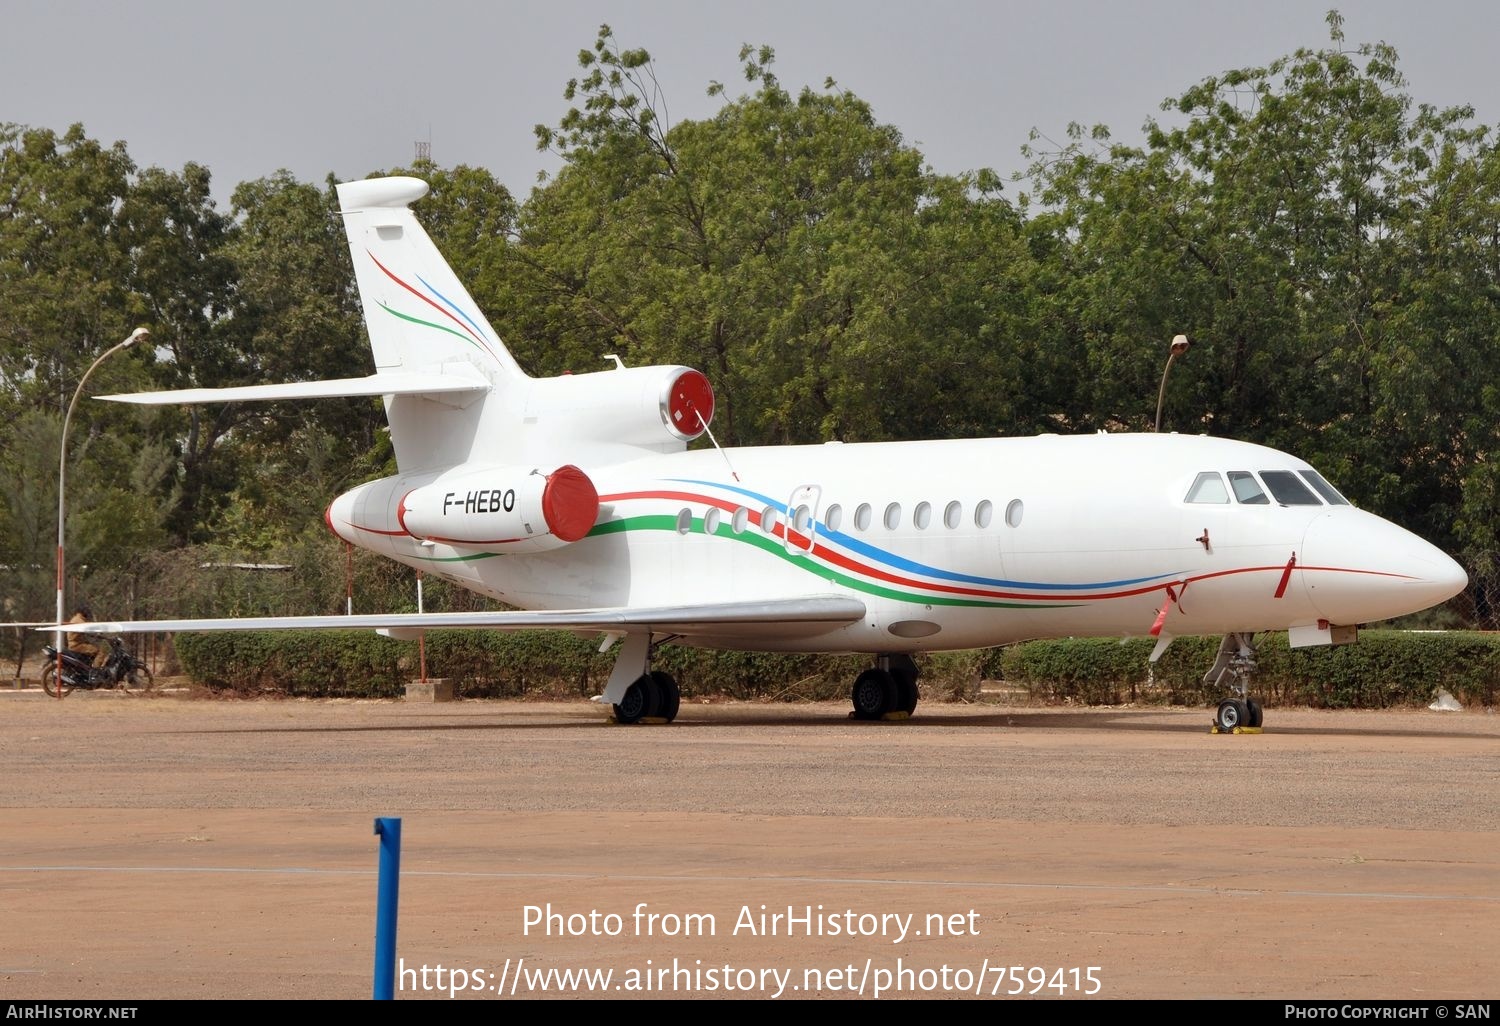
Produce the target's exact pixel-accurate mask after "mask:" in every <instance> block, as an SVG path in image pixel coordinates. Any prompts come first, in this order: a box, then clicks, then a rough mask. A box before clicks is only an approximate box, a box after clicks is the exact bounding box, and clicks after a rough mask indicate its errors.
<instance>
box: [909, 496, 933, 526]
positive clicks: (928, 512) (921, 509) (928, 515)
mask: <svg viewBox="0 0 1500 1026" xmlns="http://www.w3.org/2000/svg"><path fill="white" fill-rule="evenodd" d="M911 522H912V523H914V524H916V525H917V530H919V531H925V530H927V528H929V527H931V526H932V503H930V502H919V503H917V508H916V509H914V510H912V514H911Z"/></svg>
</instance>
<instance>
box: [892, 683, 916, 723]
mask: <svg viewBox="0 0 1500 1026" xmlns="http://www.w3.org/2000/svg"><path fill="white" fill-rule="evenodd" d="M917 695H918V692H917V682H916V680H914V679H913V678H911V677H907V676H905V675H904V674H903V675H900V676H898V677H897V678H896V711H897V712H904V713H906V715H908V716H910V715H911V714H912V713H914V712H916V711H917Z"/></svg>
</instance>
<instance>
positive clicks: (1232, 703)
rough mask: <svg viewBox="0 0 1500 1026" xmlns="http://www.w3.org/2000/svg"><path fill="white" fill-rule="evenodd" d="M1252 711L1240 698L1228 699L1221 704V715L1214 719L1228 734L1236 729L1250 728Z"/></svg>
mask: <svg viewBox="0 0 1500 1026" xmlns="http://www.w3.org/2000/svg"><path fill="white" fill-rule="evenodd" d="M1249 721H1250V711H1249V710H1248V709H1247V708H1246V707H1245V703H1244V702H1241V701H1240V700H1239V699H1238V698H1226V699H1224V701H1222V702H1220V703H1219V714H1218V716H1216V717H1215V718H1214V724H1215V725H1216V726H1217V727H1218V728H1219V729H1220V730H1222V731H1224V732H1226V733H1228V732H1229V731H1232V730H1234V728H1235V727H1248V726H1250V722H1249Z"/></svg>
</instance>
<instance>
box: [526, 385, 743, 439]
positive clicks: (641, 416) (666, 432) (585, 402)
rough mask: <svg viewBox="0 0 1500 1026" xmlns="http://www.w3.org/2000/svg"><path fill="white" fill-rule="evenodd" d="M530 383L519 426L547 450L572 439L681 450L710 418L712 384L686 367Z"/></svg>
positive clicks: (712, 394)
mask: <svg viewBox="0 0 1500 1026" xmlns="http://www.w3.org/2000/svg"><path fill="white" fill-rule="evenodd" d="M531 385H532V387H531V392H530V395H529V397H528V400H527V404H526V415H525V423H524V425H523V430H524V431H527V432H530V433H533V434H534V435H535V436H536V437H537V438H538V439H544V440H545V442H544V444H545V446H546V448H547V451H549V452H559V453H561V452H566V451H568V450H569V449H570V445H569V443H570V442H575V441H576V442H582V443H586V444H588V445H597V444H600V443H605V444H610V445H626V446H635V447H639V448H645V449H652V450H656V451H674V450H681V449H682V448H684V447H685V446H686V443H688V442H691V441H692V440H693V439H695V438H697V437H698V436H699V435H701V434H703V432H704V431H706V430H707V429H708V425H709V423H710V422H712V420H713V418H714V390H713V387H712V386H711V385H710V384H709V383H708V378H706V377H704V375H703V374H702V373H701V372H699V371H696V370H693V369H692V368H691V367H630V368H623V367H622V368H620V369H618V370H612V371H598V372H596V373H592V374H564V375H561V376H560V377H555V378H538V379H535V380H534V381H533V382H532V383H531Z"/></svg>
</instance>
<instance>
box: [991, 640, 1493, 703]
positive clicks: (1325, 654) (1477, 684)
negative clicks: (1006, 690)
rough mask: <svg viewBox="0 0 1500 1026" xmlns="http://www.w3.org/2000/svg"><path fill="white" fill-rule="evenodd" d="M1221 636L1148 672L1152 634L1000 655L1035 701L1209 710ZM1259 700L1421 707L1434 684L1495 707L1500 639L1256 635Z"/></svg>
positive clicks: (1184, 648)
mask: <svg viewBox="0 0 1500 1026" xmlns="http://www.w3.org/2000/svg"><path fill="white" fill-rule="evenodd" d="M1220 640H1221V639H1219V638H1178V639H1176V640H1175V641H1173V642H1172V647H1171V648H1169V649H1167V652H1166V654H1165V655H1163V656H1162V658H1161V661H1160V662H1159V663H1157V664H1156V666H1155V667H1154V668H1153V667H1151V665H1150V663H1149V662H1148V659H1149V657H1150V654H1151V649H1152V647H1153V646H1154V644H1155V642H1154V641H1153V640H1152V639H1150V638H1133V639H1130V640H1127V641H1116V640H1112V639H1108V638H1103V639H1101V638H1071V639H1067V640H1063V641H1033V642H1028V643H1027V644H1024V645H1015V646H1012V647H1010V648H1008V649H1006V650H1005V652H1004V655H1003V656H1002V659H1001V667H1002V673H1003V674H1004V677H1005V679H1006V680H1008V681H1011V682H1014V683H1017V684H1021V685H1023V686H1025V687H1026V688H1027V690H1028V692H1029V693H1030V694H1031V696H1032V697H1033V698H1036V699H1041V700H1047V701H1059V700H1064V701H1077V702H1082V703H1086V704H1091V705H1097V704H1119V703H1122V702H1135V701H1147V702H1163V703H1169V704H1174V705H1212V704H1214V703H1215V702H1217V701H1219V699H1221V698H1222V697H1224V696H1223V693H1222V692H1221V690H1220V689H1218V688H1215V687H1212V686H1210V685H1206V684H1204V683H1203V675H1204V674H1205V673H1206V672H1207V671H1208V668H1209V667H1210V666H1212V665H1213V661H1214V656H1215V654H1216V653H1217V652H1218V649H1219V642H1220ZM1256 662H1257V664H1258V666H1259V673H1258V674H1257V676H1256V680H1255V688H1254V690H1255V694H1256V695H1258V696H1260V697H1261V698H1262V699H1263V700H1264V701H1267V702H1269V703H1271V704H1279V705H1306V706H1312V707H1314V708H1327V709H1354V708H1361V709H1384V708H1390V707H1395V706H1425V705H1427V704H1428V703H1430V702H1431V701H1432V700H1433V697H1434V696H1435V695H1436V694H1437V691H1438V689H1439V688H1443V689H1445V690H1447V691H1448V692H1449V693H1450V694H1452V695H1453V696H1454V697H1455V698H1457V699H1458V700H1459V701H1460V702H1462V703H1463V704H1465V705H1475V704H1478V705H1486V706H1488V705H1493V704H1494V703H1495V698H1496V694H1497V691H1500V635H1497V634H1482V633H1477V632H1472V631H1442V632H1409V631H1385V630H1371V631H1361V632H1360V636H1359V641H1357V642H1356V643H1354V644H1352V645H1338V646H1334V647H1326V646H1320V647H1317V648H1299V649H1291V648H1288V647H1287V640H1286V635H1285V634H1279V633H1278V634H1271V635H1268V636H1265V637H1263V638H1262V639H1261V641H1260V643H1259V649H1258V652H1257V654H1256Z"/></svg>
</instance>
